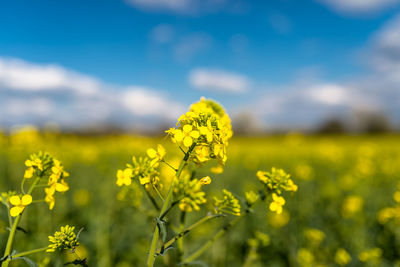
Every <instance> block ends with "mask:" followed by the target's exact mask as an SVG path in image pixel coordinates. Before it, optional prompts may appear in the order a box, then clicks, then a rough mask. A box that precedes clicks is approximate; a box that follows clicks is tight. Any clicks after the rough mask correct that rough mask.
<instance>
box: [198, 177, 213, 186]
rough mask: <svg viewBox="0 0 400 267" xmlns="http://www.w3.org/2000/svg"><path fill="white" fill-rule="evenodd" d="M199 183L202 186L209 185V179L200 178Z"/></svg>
mask: <svg viewBox="0 0 400 267" xmlns="http://www.w3.org/2000/svg"><path fill="white" fill-rule="evenodd" d="M200 183H201V184H202V185H205V184H211V178H210V176H206V177H203V178H201V179H200Z"/></svg>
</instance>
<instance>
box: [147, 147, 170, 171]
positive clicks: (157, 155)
mask: <svg viewBox="0 0 400 267" xmlns="http://www.w3.org/2000/svg"><path fill="white" fill-rule="evenodd" d="M166 154H167V151H166V150H165V148H164V147H163V146H162V145H160V144H159V145H157V150H155V149H154V148H149V149H147V156H149V158H151V159H153V160H152V161H151V162H150V165H151V166H154V165H155V164H156V163H158V162H160V161H162V160H163V158H164V156H165V155H166Z"/></svg>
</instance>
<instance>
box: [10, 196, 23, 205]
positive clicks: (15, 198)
mask: <svg viewBox="0 0 400 267" xmlns="http://www.w3.org/2000/svg"><path fill="white" fill-rule="evenodd" d="M9 201H10V203H11V204H12V205H13V206H18V205H21V199H20V198H19V196H12V197H10V200H9Z"/></svg>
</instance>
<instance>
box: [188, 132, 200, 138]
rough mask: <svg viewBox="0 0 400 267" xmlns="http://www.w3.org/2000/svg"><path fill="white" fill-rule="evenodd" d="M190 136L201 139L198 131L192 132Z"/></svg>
mask: <svg viewBox="0 0 400 267" xmlns="http://www.w3.org/2000/svg"><path fill="white" fill-rule="evenodd" d="M190 136H191V137H193V138H199V136H200V133H199V132H198V131H192V132H190Z"/></svg>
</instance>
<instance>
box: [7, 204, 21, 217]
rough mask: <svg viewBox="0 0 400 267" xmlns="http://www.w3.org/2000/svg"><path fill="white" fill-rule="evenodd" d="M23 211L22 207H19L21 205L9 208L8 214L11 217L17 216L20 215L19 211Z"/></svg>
mask: <svg viewBox="0 0 400 267" xmlns="http://www.w3.org/2000/svg"><path fill="white" fill-rule="evenodd" d="M23 211H24V207H21V206H17V207H12V208H11V210H10V215H11V216H12V217H17V216H18V215H20V214H21V212H23Z"/></svg>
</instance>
